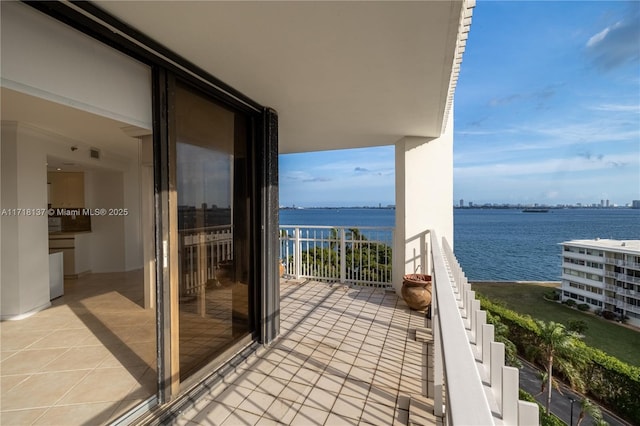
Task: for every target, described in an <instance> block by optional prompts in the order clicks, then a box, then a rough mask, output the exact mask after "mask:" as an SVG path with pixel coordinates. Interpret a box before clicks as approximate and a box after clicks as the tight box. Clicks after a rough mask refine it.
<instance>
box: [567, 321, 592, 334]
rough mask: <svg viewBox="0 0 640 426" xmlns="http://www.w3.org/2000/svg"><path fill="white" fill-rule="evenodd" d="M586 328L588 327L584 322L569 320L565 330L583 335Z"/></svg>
mask: <svg viewBox="0 0 640 426" xmlns="http://www.w3.org/2000/svg"><path fill="white" fill-rule="evenodd" d="M588 328H589V326H587V322H586V321H585V320H569V321H568V322H567V330H569V331H573V332H576V333H578V334H583V333H584V332H585V331H587V329H588Z"/></svg>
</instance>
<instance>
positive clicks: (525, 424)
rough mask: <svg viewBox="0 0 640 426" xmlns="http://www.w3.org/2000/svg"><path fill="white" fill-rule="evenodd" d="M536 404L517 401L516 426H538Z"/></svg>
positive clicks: (538, 410)
mask: <svg viewBox="0 0 640 426" xmlns="http://www.w3.org/2000/svg"><path fill="white" fill-rule="evenodd" d="M539 417H540V409H539V408H538V404H536V403H535V402H529V401H518V426H538V425H539V424H540V419H539Z"/></svg>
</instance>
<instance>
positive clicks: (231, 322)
mask: <svg viewBox="0 0 640 426" xmlns="http://www.w3.org/2000/svg"><path fill="white" fill-rule="evenodd" d="M175 94H176V98H175V99H176V110H175V112H176V154H177V156H176V189H177V199H178V247H179V249H178V252H179V323H180V327H179V333H180V337H179V357H180V379H181V380H184V379H185V378H186V377H188V376H190V375H191V374H192V373H194V372H195V371H196V370H198V369H200V368H201V367H203V366H204V365H205V364H207V363H208V362H209V361H211V360H213V359H215V357H216V356H217V355H219V354H220V353H221V352H223V351H224V350H225V349H227V348H228V347H230V346H231V345H233V344H234V343H235V342H237V341H238V340H239V339H240V338H242V337H244V336H246V335H247V334H248V333H249V332H250V323H249V285H250V282H249V281H250V278H249V277H250V274H249V265H250V259H249V251H248V241H249V229H250V228H249V207H248V199H249V197H248V192H249V188H248V182H249V180H248V179H247V178H246V175H247V173H248V172H249V170H247V168H246V164H247V161H246V152H247V149H246V146H247V131H246V120H245V119H244V117H243V116H242V115H241V114H239V113H236V112H234V111H231V110H229V109H226V108H224V107H222V106H220V105H218V104H217V103H215V102H213V101H211V100H210V99H208V98H206V97H204V96H202V95H200V94H198V93H196V92H195V91H193V90H191V89H189V88H188V87H186V86H184V85H180V84H178V85H177V87H176V93H175Z"/></svg>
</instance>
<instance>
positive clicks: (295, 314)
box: [175, 280, 426, 426]
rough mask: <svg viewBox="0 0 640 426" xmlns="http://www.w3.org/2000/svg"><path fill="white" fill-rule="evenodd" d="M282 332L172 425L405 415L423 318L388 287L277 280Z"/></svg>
mask: <svg viewBox="0 0 640 426" xmlns="http://www.w3.org/2000/svg"><path fill="white" fill-rule="evenodd" d="M281 321H282V324H281V336H280V337H279V338H278V339H277V340H276V342H274V343H273V344H272V345H271V346H270V347H269V348H267V349H265V350H260V351H258V353H257V354H256V355H253V356H251V357H249V358H248V359H247V361H246V362H244V363H242V364H241V365H239V366H238V367H236V370H235V373H234V374H233V377H227V378H226V380H225V381H224V382H225V383H221V384H220V385H218V386H217V387H215V388H214V389H213V390H212V391H211V392H209V393H208V394H207V395H205V396H204V397H202V398H200V400H198V401H197V402H196V403H195V404H194V405H193V406H192V407H191V408H190V409H188V410H186V411H184V412H183V413H182V414H181V415H180V417H179V418H178V419H177V421H176V422H175V423H176V424H181V425H195V424H198V425H203V426H204V425H206V426H211V425H275V424H287V425H288V424H291V425H331V426H333V425H343V424H347V425H348V424H352V425H353V424H374V425H392V424H401V425H406V424H407V417H408V408H409V399H410V395H412V394H425V392H426V381H425V375H426V374H425V371H424V365H425V355H424V354H425V350H424V349H425V348H424V343H419V342H416V341H415V340H414V331H415V329H416V328H424V327H425V316H424V313H419V312H413V311H410V310H409V309H408V307H407V306H406V304H405V303H404V302H403V301H402V300H400V299H398V298H397V297H396V295H395V293H392V292H387V291H384V290H380V289H373V288H366V287H364V288H349V287H346V286H342V285H329V284H324V283H317V282H299V281H293V280H289V281H282V283H281Z"/></svg>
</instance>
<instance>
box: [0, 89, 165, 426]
mask: <svg viewBox="0 0 640 426" xmlns="http://www.w3.org/2000/svg"><path fill="white" fill-rule="evenodd" d="M1 96H2V173H3V176H2V197H3V200H2V201H3V203H2V204H3V207H5V206H8V205H12V203H11V202H12V201H16V200H12V199H11V197H12V196H14V197H15V198H18V200H17V203H16V204H14V205H19V206H20V207H21V209H22V210H19V211H16V212H15V213H16V214H15V215H11V216H6V215H5V216H4V217H3V220H2V231H3V232H2V250H3V251H5V250H7V251H9V250H12V248H11V245H12V243H11V241H12V237H14V236H16V237H17V235H14V233H12V232H11V230H12V229H14V230H18V231H20V239H19V240H18V239H16V240H15V241H14V242H18V243H19V244H20V245H23V244H24V245H25V247H24V250H23V251H21V250H20V249H19V250H17V251H16V253H15V258H16V263H17V267H16V268H11V267H8V268H5V264H4V262H3V277H2V278H3V279H2V296H3V297H2V305H3V306H2V307H3V309H2V319H3V320H5V321H3V322H2V323H1V327H2V346H1V348H2V359H1V364H0V371H1V379H2V380H1V386H2V389H1V392H0V393H1V397H2V401H1V407H2V413H1V415H2V419H3V422H5V421H7V422H8V423H11V422H14V423H15V422H19V423H33V422H35V423H37V421H38V419H42V421H43V422H46V423H49V424H51V422H52V421H53V422H54V423H55V419H65V418H67V419H68V418H70V417H69V416H70V415H71V416H73V417H74V418H79V419H85V420H86V421H89V422H92V423H93V422H96V423H101V422H104V421H107V420H109V419H114V418H117V417H118V416H119V415H121V414H122V413H124V412H126V411H127V410H129V409H131V408H132V407H134V406H135V405H137V404H140V403H142V402H143V401H144V400H146V399H148V398H149V397H150V396H152V395H153V394H155V392H156V382H157V380H156V365H157V363H156V321H155V316H156V314H155V308H154V300H155V289H154V288H153V286H154V279H153V278H154V264H153V262H154V260H153V259H154V251H153V249H154V247H153V241H154V239H153V209H152V206H153V163H152V157H151V150H152V148H151V136H150V131H149V130H146V129H143V128H140V127H137V126H131V125H130V124H128V123H124V122H121V121H118V120H114V119H111V118H107V117H101V116H99V115H96V114H93V113H90V112H87V111H82V110H79V109H76V108H73V107H70V106H68V105H62V104H59V103H56V102H52V101H50V100H45V99H42V98H38V97H35V96H31V95H27V94H24V93H20V92H18V91H14V90H11V89H8V88H4V87H3V88H2V93H1ZM11 172H13V176H10V173H11ZM25 197H27V198H28V200H27V201H25V200H24V198H25ZM20 221H23V222H25V223H19V222H20ZM12 222H13V223H12ZM7 230H9V232H5V231H7ZM25 234H27V235H29V239H27V240H25V239H24V237H25ZM144 237H147V238H146V239H145V238H144ZM143 241H146V245H145V244H143ZM14 251H15V250H14ZM5 254H6V253H5ZM5 259H6V257H5ZM145 259H146V261H145ZM23 264H24V265H25V266H24V268H23V267H22V265H23ZM12 269H15V271H13V270H12ZM12 272H13V273H12Z"/></svg>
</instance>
